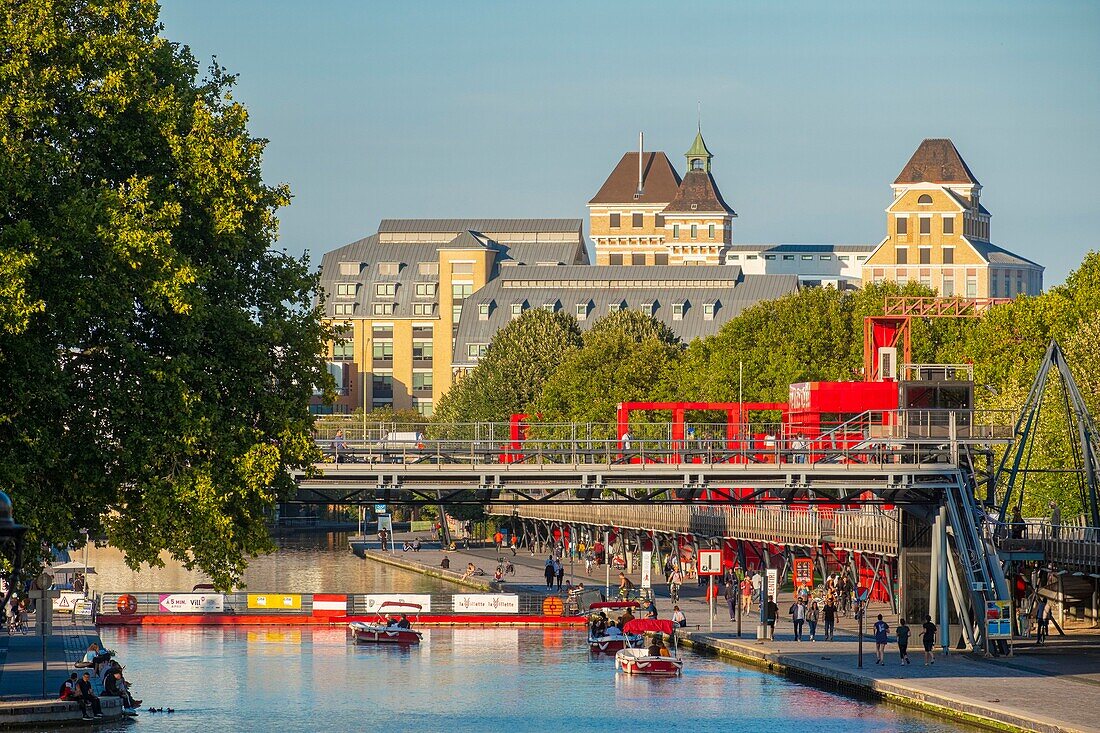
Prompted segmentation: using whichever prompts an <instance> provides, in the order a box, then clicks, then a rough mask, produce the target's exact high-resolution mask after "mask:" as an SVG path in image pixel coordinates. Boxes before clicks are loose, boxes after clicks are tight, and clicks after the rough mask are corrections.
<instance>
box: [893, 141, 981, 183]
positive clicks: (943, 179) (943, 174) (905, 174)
mask: <svg viewBox="0 0 1100 733" xmlns="http://www.w3.org/2000/svg"><path fill="white" fill-rule="evenodd" d="M894 183H895V184H906V183H940V184H952V183H954V184H963V185H972V186H976V185H980V184H979V183H978V179H977V178H975V177H974V174H973V173H971V172H970V168H969V167H968V166H967V165H966V161H964V160H963V159H962V156H961V155H959V151H958V149H956V148H955V144H954V143H953V142H951V141H950V140H948V139H947V138H928V139H925V140H924V141H923V142H921V144H920V146H919V147H918V148H917V151H916V152H915V153H913V157H912V158H910V159H909V162H908V163H906V164H905V167H904V168H902V169H901V173H899V174H898V177H897V179H896V180H895V181H894Z"/></svg>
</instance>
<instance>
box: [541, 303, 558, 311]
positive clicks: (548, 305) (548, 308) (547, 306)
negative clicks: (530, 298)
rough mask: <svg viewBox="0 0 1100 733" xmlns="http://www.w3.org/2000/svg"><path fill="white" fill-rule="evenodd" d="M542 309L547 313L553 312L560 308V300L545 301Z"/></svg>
mask: <svg viewBox="0 0 1100 733" xmlns="http://www.w3.org/2000/svg"><path fill="white" fill-rule="evenodd" d="M542 309H543V310H544V311H546V312H547V313H553V312H555V311H556V310H557V309H558V301H556V300H555V301H553V302H550V303H543V304H542Z"/></svg>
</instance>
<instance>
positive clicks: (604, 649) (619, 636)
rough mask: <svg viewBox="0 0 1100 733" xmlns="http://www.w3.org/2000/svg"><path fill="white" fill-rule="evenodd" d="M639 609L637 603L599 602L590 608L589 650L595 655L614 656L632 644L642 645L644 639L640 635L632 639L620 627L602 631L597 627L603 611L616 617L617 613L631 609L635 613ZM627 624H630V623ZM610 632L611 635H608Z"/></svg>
mask: <svg viewBox="0 0 1100 733" xmlns="http://www.w3.org/2000/svg"><path fill="white" fill-rule="evenodd" d="M638 607H639V606H638V602H637V601H599V602H597V603H593V604H592V605H591V606H589V607H588V615H589V622H588V649H589V650H590V651H591V652H593V653H595V654H603V653H606V654H614V653H615V652H617V651H619V650H620V649H625V648H626V647H628V646H631V645H632V644H638V643H641V642H642V641H643V637H641V636H638V635H635V636H634V637H630V636H628V635H627V634H626V633H624V632H623V630H622V629H620V628H619V627H618V626H611V627H608V628H606V629H602V630H601V629H599V627H598V626H597V625H596V620H597V617H598V614H599V613H600V612H602V611H605V612H611V614H612V615H614V612H615V611H624V610H626V609H628V608H629V609H630V611H631V612H632V613H633V612H634V611H635V610H637V609H638ZM605 615H606V614H605ZM612 620H614V619H612ZM627 623H630V622H629V621H628V622H627ZM608 631H610V632H611V633H608Z"/></svg>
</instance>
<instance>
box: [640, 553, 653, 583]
mask: <svg viewBox="0 0 1100 733" xmlns="http://www.w3.org/2000/svg"><path fill="white" fill-rule="evenodd" d="M642 587H643V588H652V587H653V552H652V551H650V550H642Z"/></svg>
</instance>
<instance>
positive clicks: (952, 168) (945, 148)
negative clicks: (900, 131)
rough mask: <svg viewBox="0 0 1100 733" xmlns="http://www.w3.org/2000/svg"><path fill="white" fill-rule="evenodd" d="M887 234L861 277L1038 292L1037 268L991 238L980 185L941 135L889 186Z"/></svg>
mask: <svg viewBox="0 0 1100 733" xmlns="http://www.w3.org/2000/svg"><path fill="white" fill-rule="evenodd" d="M891 188H892V189H893V192H894V200H893V201H892V202H891V204H890V205H889V206H888V207H887V208H886V238H885V239H883V240H882V242H881V243H880V244H879V246H878V247H877V248H876V249H875V250H874V252H872V253H871V255H870V256H869V257H868V258H867V260H866V261H865V262H864V265H863V282H865V283H866V282H873V283H876V282H883V281H894V282H899V283H906V282H914V281H915V282H920V283H922V284H924V285H927V286H929V287H931V288H935V289H936V290H937V291H939V293H940V294H941V295H944V296H962V297H966V298H1012V297H1015V296H1017V295H1021V294H1022V295H1038V294H1039V293H1040V292H1042V289H1043V267H1042V266H1040V265H1038V264H1036V263H1034V262H1032V261H1031V260H1028V259H1025V258H1023V257H1020V256H1019V255H1016V254H1013V253H1012V252H1009V251H1008V250H1005V249H1002V248H1001V247H998V246H997V245H995V244H993V243H992V242H991V241H990V226H989V223H990V213H989V211H988V210H987V209H986V208H985V207H984V206H983V205H982V203H981V193H982V186H981V184H980V183H979V182H978V179H977V178H975V176H974V174H973V173H972V172H971V170H970V168H969V167H968V166H967V165H966V162H965V161H963V159H962V156H961V155H959V151H958V150H957V149H956V148H955V145H954V144H953V143H952V142H951V141H950V140H946V139H929V140H925V141H924V142H922V143H921V144H920V147H918V148H917V150H916V152H915V153H913V156H912V157H911V158H910V159H909V162H908V163H906V165H905V168H903V169H902V171H901V173H900V174H899V175H898V177H897V179H896V180H895V181H894V183H893V185H892V186H891Z"/></svg>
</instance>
